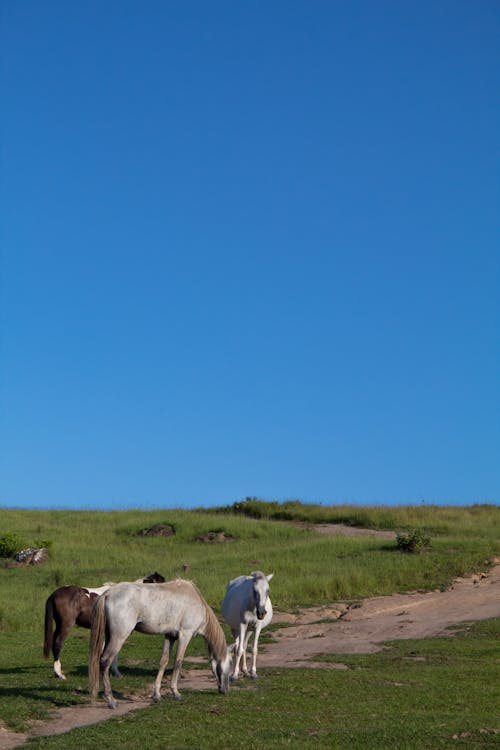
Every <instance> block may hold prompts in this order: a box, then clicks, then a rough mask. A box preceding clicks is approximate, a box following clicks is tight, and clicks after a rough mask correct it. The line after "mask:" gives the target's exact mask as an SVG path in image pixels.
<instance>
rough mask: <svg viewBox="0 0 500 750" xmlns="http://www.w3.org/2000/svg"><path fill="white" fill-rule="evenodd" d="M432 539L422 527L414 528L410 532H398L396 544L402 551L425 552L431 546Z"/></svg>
mask: <svg viewBox="0 0 500 750" xmlns="http://www.w3.org/2000/svg"><path fill="white" fill-rule="evenodd" d="M430 543H431V539H430V537H429V536H427V535H426V534H425V532H424V531H422V529H413V531H409V532H408V534H398V535H397V536H396V545H397V547H398V549H399V550H401V552H416V553H420V552H423V551H424V550H425V549H427V547H429V546H430Z"/></svg>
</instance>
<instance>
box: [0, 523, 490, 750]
mask: <svg viewBox="0 0 500 750" xmlns="http://www.w3.org/2000/svg"><path fill="white" fill-rule="evenodd" d="M318 530H319V531H322V532H323V533H348V534H356V533H360V534H366V533H373V534H376V533H377V532H369V531H367V530H365V529H358V530H355V529H352V528H350V527H343V528H341V527H339V525H333V524H323V525H322V526H321V527H319V528H318ZM378 533H379V534H383V535H384V536H385V538H388V536H389V535H390V536H394V535H393V534H392V532H378ZM490 617H500V559H498V560H495V564H494V566H493V567H492V568H491V569H490V570H489V571H488V572H487V573H482V574H480V575H476V576H472V577H471V578H462V579H457V580H456V581H455V582H454V584H453V586H452V587H451V588H450V589H449V590H447V591H442V592H441V591H433V592H430V593H426V594H422V593H411V594H393V595H391V596H380V597H374V598H372V599H365V600H363V602H362V603H361V604H360V605H359V606H349V605H348V604H346V603H342V602H339V603H335V604H334V605H332V606H331V607H316V608H313V609H304V610H301V611H300V612H299V613H297V614H289V613H285V612H275V615H274V619H273V623H274V624H277V623H280V622H281V623H283V624H284V625H286V627H283V628H281V629H278V630H275V631H274V632H273V642H271V643H267V644H266V645H265V646H264V645H263V646H262V647H261V649H259V659H258V666H259V667H278V666H279V667H309V668H313V667H314V668H322V667H323V668H335V667H337V668H342V667H343V665H342V663H341V662H339V663H338V664H331V663H326V662H324V663H322V662H321V661H314V662H311V661H308V660H309V659H311V658H312V657H321V655H324V654H353V653H373V652H375V651H378V650H380V649H381V648H383V642H384V641H388V640H398V639H404V638H430V637H432V636H437V635H443V634H447V635H451V633H450V631H447V630H446V628H448V627H449V626H450V625H457V624H459V623H464V622H468V621H475V620H484V619H487V618H490ZM186 661H187V662H189V660H186ZM196 661H198V660H196ZM152 677H153V675H152ZM149 687H150V686H146V688H147V689H149ZM179 687H180V689H181V691H182V690H183V689H195V690H213V691H215V689H216V686H215V681H214V678H213V677H212V675H211V673H210V671H209V670H208V669H207V670H198V669H197V670H191V671H188V672H185V676H184V678H183V679H182V681H181V683H180V685H179ZM164 694H165V700H170V697H169V696H168V687H167V685H165V688H164ZM150 705H151V700H150V699H149V698H148V697H147V693H146V692H145V695H144V696H141V697H131V698H129V699H123V698H122V699H121V700H119V704H118V708H117V709H116V710H115V711H111V710H110V709H109V708H107V707H106V706H105V705H104V703H102V704H100V705H97V706H90V705H82V706H74V707H69V708H63V709H59V710H57V711H55V712H54V715H53V717H52V719H51V720H50V721H46V722H34V723H33V726H32V728H31V731H30V732H29V733H27V734H19V733H15V732H10V731H8V730H6V729H5V728H3V727H1V726H0V749H1V750H10V749H11V748H15V747H20V746H22V745H23V744H24V743H25V742H26V740H27V739H29V738H30V737H38V736H47V735H53V734H62V733H64V732H68V731H70V730H71V729H75V728H76V727H81V726H86V725H89V724H95V723H97V722H100V721H105V720H107V719H110V718H113V717H116V716H120V715H123V714H126V713H128V712H129V711H134V710H138V709H140V708H145V707H146V706H150Z"/></svg>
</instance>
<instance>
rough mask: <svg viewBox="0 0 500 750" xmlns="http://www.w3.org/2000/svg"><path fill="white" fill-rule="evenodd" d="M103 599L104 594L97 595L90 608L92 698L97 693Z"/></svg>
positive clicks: (104, 614) (90, 690)
mask: <svg viewBox="0 0 500 750" xmlns="http://www.w3.org/2000/svg"><path fill="white" fill-rule="evenodd" d="M105 599H106V597H105V596H104V595H103V596H99V597H98V598H97V599H96V601H95V604H94V607H93V609H92V624H91V626H90V651H89V692H90V697H91V698H92V699H95V698H97V693H98V691H99V677H100V661H101V652H102V642H103V639H104V633H105V631H106V610H105V609H104V604H105Z"/></svg>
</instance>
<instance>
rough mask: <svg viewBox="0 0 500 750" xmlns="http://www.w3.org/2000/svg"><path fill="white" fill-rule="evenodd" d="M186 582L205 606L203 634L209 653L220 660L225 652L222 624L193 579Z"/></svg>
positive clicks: (225, 644)
mask: <svg viewBox="0 0 500 750" xmlns="http://www.w3.org/2000/svg"><path fill="white" fill-rule="evenodd" d="M177 580H184V579H177ZM186 583H190V584H191V586H192V587H193V589H194V590H195V591H196V593H197V594H198V596H199V597H200V599H201V602H202V604H203V606H204V607H205V615H206V621H205V630H204V633H203V636H204V638H205V640H206V641H207V643H208V647H209V649H210V652H211V654H212V655H213V656H214V657H215V658H216V659H217V660H218V661H220V660H222V659H224V657H225V656H226V654H227V643H226V636H225V635H224V631H223V630H222V626H221V624H220V622H219V620H218V619H217V617H216V616H215V614H214V611H213V609H212V608H211V607H210V605H209V604H208V603H207V600H206V599H205V597H204V596H203V594H202V593H201V591H200V589H199V588H198V586H197V585H196V584H195V583H193V581H186Z"/></svg>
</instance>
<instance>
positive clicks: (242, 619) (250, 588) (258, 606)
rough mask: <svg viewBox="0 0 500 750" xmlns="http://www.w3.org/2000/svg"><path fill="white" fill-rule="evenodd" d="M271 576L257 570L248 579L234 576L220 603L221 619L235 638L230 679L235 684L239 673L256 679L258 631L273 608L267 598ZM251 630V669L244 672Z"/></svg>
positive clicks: (271, 613) (264, 625)
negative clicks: (252, 633) (233, 659)
mask: <svg viewBox="0 0 500 750" xmlns="http://www.w3.org/2000/svg"><path fill="white" fill-rule="evenodd" d="M273 575H274V573H270V574H269V575H267V576H266V575H264V573H261V572H260V570H257V571H255V572H253V573H252V574H251V575H249V576H238V578H234V579H233V580H232V581H230V582H229V584H228V587H227V590H226V595H225V596H224V600H223V602H222V616H223V618H224V620H225V621H226V622H227V624H228V625H229V627H230V628H231V632H232V634H233V636H234V638H235V644H234V651H235V654H236V656H235V662H234V670H233V674H232V675H231V679H233V680H237V679H238V677H239V676H240V661H241V665H242V666H241V669H242V672H243V674H244V675H247V676H248V675H250V677H254V678H255V677H257V648H258V644H259V636H260V631H261V630H262V628H265V627H266V625H269V623H270V622H271V620H272V618H273V605H272V604H271V599H270V598H269V581H270V580H271V578H272V577H273ZM251 629H253V632H254V636H253V644H252V668H251V671H250V673H249V672H248V669H247V657H246V651H247V645H248V640H249V638H250V634H251Z"/></svg>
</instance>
